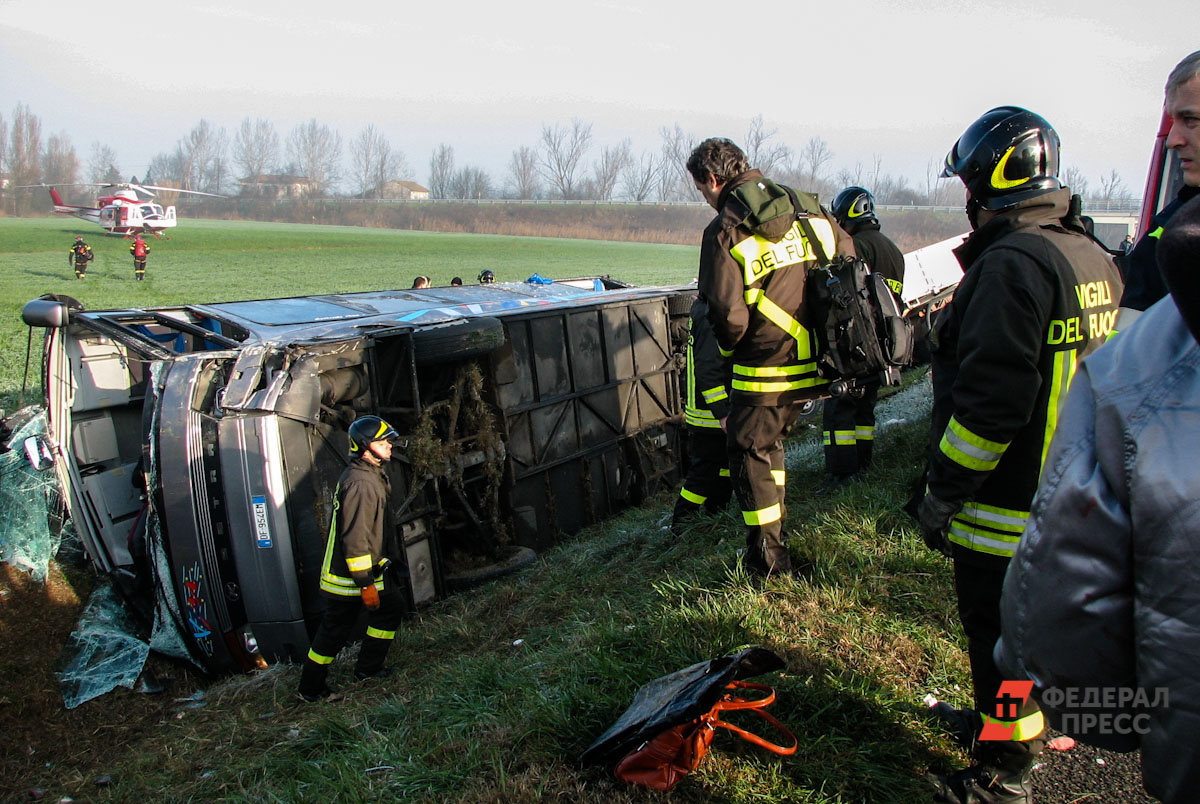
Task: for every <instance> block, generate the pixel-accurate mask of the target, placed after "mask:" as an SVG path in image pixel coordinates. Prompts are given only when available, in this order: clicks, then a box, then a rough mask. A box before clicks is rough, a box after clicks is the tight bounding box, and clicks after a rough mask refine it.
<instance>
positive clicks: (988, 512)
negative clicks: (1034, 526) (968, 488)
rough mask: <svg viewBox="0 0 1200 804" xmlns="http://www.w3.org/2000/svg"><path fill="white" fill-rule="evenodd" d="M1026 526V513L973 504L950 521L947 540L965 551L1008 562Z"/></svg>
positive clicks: (966, 506) (1027, 517)
mask: <svg viewBox="0 0 1200 804" xmlns="http://www.w3.org/2000/svg"><path fill="white" fill-rule="evenodd" d="M1028 522H1029V512H1028V511H1020V510H1017V509H1015V508H1001V507H999V506H996V505H986V504H984V503H979V502H974V501H972V502H968V503H967V504H966V505H964V506H963V507H962V510H961V511H959V512H958V513H957V514H956V515H955V516H954V519H952V520H951V521H950V532H949V534H948V535H947V538H949V539H950V541H952V542H954V543H955V544H958V545H961V546H962V547H965V548H967V549H968V550H976V551H978V552H980V553H988V554H989V555H994V556H1002V557H1005V558H1011V557H1012V555H1013V553H1014V552H1015V551H1016V549H1017V543H1018V542H1020V541H1021V535H1022V534H1023V533H1024V532H1025V526H1026V525H1027V524H1028Z"/></svg>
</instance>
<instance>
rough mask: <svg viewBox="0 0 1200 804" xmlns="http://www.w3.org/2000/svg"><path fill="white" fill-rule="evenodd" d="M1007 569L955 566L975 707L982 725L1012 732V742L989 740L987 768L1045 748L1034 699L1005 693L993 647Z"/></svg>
mask: <svg viewBox="0 0 1200 804" xmlns="http://www.w3.org/2000/svg"><path fill="white" fill-rule="evenodd" d="M1004 574H1005V570H1004V568H995V567H983V566H977V565H975V564H973V563H971V562H969V561H966V560H955V562H954V588H955V592H956V594H957V596H958V617H959V619H960V620H961V621H962V625H963V631H964V632H965V633H966V635H967V656H968V658H969V659H970V662H971V682H972V686H973V687H974V692H975V709H976V711H977V712H979V713H980V715H981V716H982V718H983V722H985V723H986V722H987V721H989V720H992V721H996V722H998V723H999V724H1001V725H1003V726H1004V727H1006V728H1012V729H1013V732H1012V737H1011V739H1009V740H996V741H990V740H989V741H987V743H988V744H987V745H986V746H985V745H983V743H982V742H981V744H980V745H981V746H982V747H983V748H986V749H987V750H986V751H985V752H984V753H985V754H987V755H988V759H987V760H986V761H987V762H988V764H993V765H1000V766H1005V765H1007V766H1009V767H1013V766H1020V765H1021V764H1023V763H1024V762H1026V761H1028V762H1032V758H1033V757H1035V756H1037V755H1038V754H1039V753H1041V751H1042V749H1043V748H1045V746H1046V728H1045V718H1044V716H1043V715H1042V711H1041V708H1040V707H1039V706H1038V705H1037V702H1036V701H1035V700H1034V699H1033V697H1032V696H1028V697H1026V698H1024V699H1023V700H1021V699H1017V698H1014V697H1013V696H1012V695H1011V694H1009V693H1008V692H1006V691H1004V690H1002V689H1001V685H1002V684H1003V682H1004V680H1005V679H1004V678H1003V676H1002V675H1001V673H1000V668H998V667H997V666H996V660H995V659H993V658H992V649H993V648H995V647H996V642H997V641H998V640H999V639H1000V594H1001V592H1002V591H1003V589H1004Z"/></svg>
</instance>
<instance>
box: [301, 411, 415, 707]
mask: <svg viewBox="0 0 1200 804" xmlns="http://www.w3.org/2000/svg"><path fill="white" fill-rule="evenodd" d="M349 435H350V458H351V460H350V465H349V466H347V467H346V470H345V471H344V472H342V476H341V477H340V478H339V479H338V483H337V487H336V488H335V489H334V495H333V516H332V517H331V518H330V522H329V539H328V542H327V543H326V546H325V560H324V562H323V563H322V566H321V592H322V595H323V597H324V598H325V614H324V616H323V617H322V619H321V625H320V626H319V627H318V628H317V633H316V634H315V635H314V636H313V640H312V647H311V648H310V649H309V651H308V658H306V659H305V660H304V667H303V669H302V670H301V673H300V690H299V695H300V698H301V699H302V700H304V701H307V702H310V703H311V702H314V701H318V700H321V699H325V698H330V697H332V696H333V692H332V690H330V689H329V686H328V685H327V684H326V682H325V679H326V677H327V675H328V674H329V665H330V663H331V662H332V661H333V660H334V658H335V657H336V656H337V654H338V651H340V650H341V649H342V647H343V646H345V644H346V641H347V640H348V639H349V638H350V633H351V631H352V629H353V628H354V624H355V623H356V622H357V620H358V617H359V615H360V614H361V613H362V610H363V607H364V606H365V607H366V609H367V633H366V636H365V637H364V638H363V643H362V648H361V649H360V650H359V653H358V661H357V663H356V665H355V668H354V677H355V679H356V680H359V681H362V680H364V679H367V678H379V677H383V676H385V675H387V674H388V672H389V671H387V670H385V669H384V667H383V663H384V660H385V659H386V658H387V652H388V648H389V647H391V644H392V640H393V639H394V638H395V636H396V626H397V625H399V624H400V619H401V617H402V616H403V614H404V592H403V586H402V583H401V582H400V581H399V580H398V579H397V578H396V572H394V571H387V570H389V569H390V568H394V567H395V566H396V565H395V562H396V561H397V560H398V559H399V555H398V552H399V551H398V547H397V545H396V544H394V543H393V542H394V538H389V537H388V528H389V526H388V498H389V495H390V494H391V490H392V486H391V482H390V481H389V480H388V476H387V473H386V472H385V471H384V467H383V464H384V463H386V462H387V461H389V460H391V457H392V442H393V441H395V440H396V439H398V438H399V437H400V435H399V433H397V432H396V430H395V429H394V428H393V427H392V426H391V425H389V424H388V423H387V422H385V421H384V420H383V419H381V418H379V417H378V416H360V417H359V418H357V419H355V420H354V423H353V424H351V425H350V432H349Z"/></svg>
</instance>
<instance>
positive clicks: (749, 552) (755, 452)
mask: <svg viewBox="0 0 1200 804" xmlns="http://www.w3.org/2000/svg"><path fill="white" fill-rule="evenodd" d="M800 410H801V406H800V405H794V404H793V405H782V406H768V405H761V406H760V405H740V404H736V403H735V404H734V405H733V408H732V409H731V410H730V413H729V419H728V421H727V422H726V428H727V433H726V439H727V445H728V449H729V474H730V480H731V481H732V483H733V491H734V494H736V495H737V498H738V504H739V505H740V506H741V508H742V520H743V521H744V522H745V523H746V567H747V568H748V569H749V570H750V571H752V572H756V573H758V574H761V575H769V574H771V573H775V572H790V571H791V569H792V561H791V558H790V557H789V556H788V550H787V544H786V539H785V536H784V532H783V519H784V516H785V514H786V510H785V508H784V490H785V486H786V482H787V477H786V475H785V470H784V463H783V458H784V455H783V440H784V439H785V438H786V437H787V434H788V431H789V430H790V429H791V427H792V423H793V422H794V421H795V420H796V417H797V416H798V415H799V413H800Z"/></svg>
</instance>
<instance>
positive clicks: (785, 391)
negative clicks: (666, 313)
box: [699, 170, 854, 405]
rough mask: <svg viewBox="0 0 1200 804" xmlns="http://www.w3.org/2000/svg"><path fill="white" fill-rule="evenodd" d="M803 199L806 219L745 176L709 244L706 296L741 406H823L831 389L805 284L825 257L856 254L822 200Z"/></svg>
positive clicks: (729, 192) (726, 199) (704, 264)
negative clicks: (820, 365)
mask: <svg viewBox="0 0 1200 804" xmlns="http://www.w3.org/2000/svg"><path fill="white" fill-rule="evenodd" d="M796 198H797V202H798V203H800V205H801V206H802V207H803V208H802V209H799V210H797V209H796V207H795V205H794V204H793V202H792V199H791V197H790V195H789V193H787V192H786V191H785V190H784V189H783V188H781V187H779V185H777V184H775V183H774V182H772V181H771V180H769V179H766V178H764V177H763V175H762V173H760V172H759V171H757V170H750V171H747V172H745V173H743V174H741V175H739V176H737V177H735V178H733V179H730V180H729V182H728V183H727V184H726V185H725V187H724V189H722V191H721V193H720V195H719V196H718V197H717V215H716V217H714V218H713V220H712V222H710V223H709V224H708V226H707V227H706V228H705V230H704V236H703V239H702V240H701V244H700V278H699V288H700V295H701V296H702V297H704V299H705V301H707V302H708V308H709V309H708V320H709V323H711V324H712V327H713V332H714V333H715V335H716V338H717V346H718V347H719V348H720V350H721V354H722V355H723V356H725V357H727V358H730V359H731V363H732V366H731V369H732V380H731V382H730V399H731V401H732V402H735V403H737V404H741V405H784V404H789V403H791V402H797V401H803V400H806V399H815V398H817V397H819V396H822V395H823V393H822V392H823V390H824V388H825V386H826V385H827V384H828V381H827V380H824V379H822V378H821V376H820V375H819V374H818V373H817V364H816V357H817V341H816V336H815V331H814V329H813V322H811V321H809V320H808V311H807V310H806V308H805V304H804V290H805V281H806V279H807V277H808V271H809V269H811V268H813V267H816V266H817V265H818V262H819V257H818V256H817V254H818V251H821V252H823V253H824V254H825V255H826V257H828V258H832V257H833V256H834V254H835V253H844V254H853V253H854V246H853V243H851V242H850V238H849V237H848V236H847V235H846V233H845V232H843V231H842V229H841V227H839V226H838V225H837V224H836V223H835V222H834V221H833V218H832V217H831V216H829V215H827V214H826V213H825V211H824V210H822V209H821V207H820V205H819V204H818V203H817V201H816V198H815V197H814V196H811V195H808V194H805V193H797V194H796ZM798 217H801V218H803V219H804V220H805V222H806V224H807V226H808V230H809V231H810V232H812V233H813V236H814V237H815V238H816V239H817V240H818V241H819V242H820V249H817V248H814V245H813V244H812V243H811V242H809V237H808V236H807V235H806V234H805V232H804V227H803V226H802V225H801V224H800V222H799V221H798Z"/></svg>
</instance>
